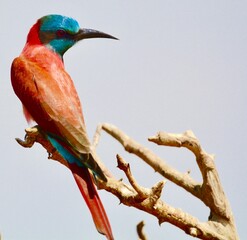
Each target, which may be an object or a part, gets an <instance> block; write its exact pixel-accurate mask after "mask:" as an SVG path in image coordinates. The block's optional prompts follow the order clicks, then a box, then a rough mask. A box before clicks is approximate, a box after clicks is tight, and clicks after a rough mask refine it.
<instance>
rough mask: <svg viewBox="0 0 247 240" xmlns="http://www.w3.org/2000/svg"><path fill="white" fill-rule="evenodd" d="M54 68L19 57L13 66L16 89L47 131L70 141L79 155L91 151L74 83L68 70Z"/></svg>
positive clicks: (13, 81) (25, 104) (37, 120)
mask: <svg viewBox="0 0 247 240" xmlns="http://www.w3.org/2000/svg"><path fill="white" fill-rule="evenodd" d="M51 68H52V67H51ZM53 68H54V69H52V72H48V71H44V68H41V67H40V66H39V65H38V64H36V63H34V62H31V61H28V60H27V59H25V58H23V57H19V58H16V59H15V60H14V61H13V63H12V68H11V79H12V85H13V88H14V91H15V93H16V94H17V96H18V97H19V98H20V100H21V101H22V103H23V105H24V106H25V108H26V110H27V111H28V113H29V114H30V115H31V116H32V118H33V119H34V120H35V121H36V122H37V124H38V125H39V126H41V128H42V129H43V130H44V131H46V132H48V133H51V134H53V135H54V136H55V137H57V138H58V139H60V140H61V141H65V142H66V143H68V144H69V146H71V148H72V149H70V150H72V151H73V152H75V153H76V154H88V153H90V141H89V139H88V136H87V133H86V129H85V124H84V119H83V115H82V109H81V104H80V101H79V98H78V95H77V92H76V90H75V87H74V84H73V82H72V80H71V78H70V76H69V75H68V74H67V73H66V72H65V71H64V69H59V68H58V67H56V65H54V66H53Z"/></svg>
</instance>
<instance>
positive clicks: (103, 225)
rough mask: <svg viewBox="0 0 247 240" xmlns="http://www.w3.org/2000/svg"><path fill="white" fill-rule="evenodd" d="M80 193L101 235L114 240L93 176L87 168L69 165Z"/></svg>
mask: <svg viewBox="0 0 247 240" xmlns="http://www.w3.org/2000/svg"><path fill="white" fill-rule="evenodd" d="M69 167H70V170H71V171H72V173H73V176H74V178H75V181H76V183H77V185H78V187H79V189H80V192H81V194H82V196H83V198H84V200H85V202H86V204H87V206H88V208H89V210H90V212H91V215H92V218H93V221H94V224H95V226H96V228H97V230H98V232H99V233H101V234H104V235H106V237H107V239H108V240H114V238H113V234H112V230H111V226H110V222H109V220H108V217H107V215H106V212H105V209H104V206H103V204H102V202H101V200H100V198H99V195H98V193H97V190H96V188H95V185H94V183H93V181H92V178H91V174H90V172H89V170H88V169H87V168H84V167H79V166H78V165H76V164H69Z"/></svg>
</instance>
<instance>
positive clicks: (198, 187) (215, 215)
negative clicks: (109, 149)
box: [17, 124, 239, 240]
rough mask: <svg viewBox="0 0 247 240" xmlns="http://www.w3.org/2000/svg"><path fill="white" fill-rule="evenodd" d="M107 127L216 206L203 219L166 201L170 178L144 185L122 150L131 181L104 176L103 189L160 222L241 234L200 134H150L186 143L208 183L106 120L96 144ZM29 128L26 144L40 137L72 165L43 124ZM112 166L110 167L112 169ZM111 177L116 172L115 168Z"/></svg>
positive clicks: (223, 235) (217, 235) (208, 233)
mask: <svg viewBox="0 0 247 240" xmlns="http://www.w3.org/2000/svg"><path fill="white" fill-rule="evenodd" d="M101 130H104V131H105V132H107V133H108V134H110V135H111V136H112V137H114V138H115V139H116V140H117V141H119V142H120V143H121V144H122V146H123V147H124V149H125V150H126V151H128V152H130V153H132V154H135V155H136V156H138V157H140V158H141V159H142V160H144V161H145V162H146V163H147V164H148V165H150V166H151V167H152V168H153V169H154V170H155V171H157V172H159V173H160V174H161V175H162V176H164V177H165V178H167V179H169V180H170V181H172V182H174V183H175V184H177V185H178V186H180V187H182V188H184V189H185V190H187V191H188V192H190V193H191V194H193V195H194V196H196V197H197V198H198V199H200V200H201V201H202V202H204V203H205V204H206V205H207V206H208V207H209V208H210V210H211V212H210V216H209V219H208V221H205V222H200V221H199V220H198V219H197V218H196V217H194V216H191V215H190V214H188V213H185V212H183V211H182V210H181V209H177V208H174V207H172V206H170V205H168V204H166V203H165V202H164V201H162V199H161V193H162V190H163V187H164V184H165V180H162V181H160V182H158V183H157V184H155V185H154V186H153V187H152V188H151V189H148V188H144V187H142V186H140V185H139V184H138V183H137V181H136V180H135V178H134V176H133V175H132V173H131V170H130V165H129V164H128V163H126V162H125V161H124V159H123V158H122V157H120V156H119V155H117V160H118V167H119V168H120V169H121V170H122V171H123V172H124V173H125V175H126V177H127V179H128V181H129V183H130V185H128V184H125V183H124V182H123V181H119V180H116V179H114V178H113V177H109V178H108V181H107V182H103V181H100V180H99V181H98V182H97V186H98V188H99V189H105V190H106V191H108V192H111V193H112V194H114V195H115V196H117V197H118V198H119V200H120V202H121V203H123V204H125V205H126V206H132V207H135V208H137V209H140V210H142V211H145V212H147V213H149V214H152V215H154V216H155V217H157V219H158V221H159V223H160V224H161V223H163V222H169V223H171V224H173V225H175V226H177V227H179V228H180V229H182V230H183V231H184V232H186V233H187V234H189V235H191V236H194V237H198V238H201V239H216V240H237V239H239V238H238V234H237V231H236V227H235V223H234V219H233V215H232V211H231V208H230V204H229V202H228V200H227V198H226V196H225V194H224V191H223V188H222V185H221V183H220V180H219V176H218V173H217V170H216V167H215V163H214V158H213V156H212V155H210V154H207V153H206V152H205V151H204V150H203V149H202V148H201V146H200V144H199V141H198V139H197V138H196V137H195V135H194V134H193V133H192V132H191V131H187V132H185V133H183V134H170V133H164V132H160V133H158V134H157V135H156V136H154V137H150V138H149V141H152V142H154V143H156V144H159V145H164V146H173V147H184V148H187V149H188V150H189V151H192V152H193V153H194V155H195V157H196V162H197V164H198V167H199V169H200V171H201V174H202V178H203V183H202V184H200V183H197V182H196V181H195V180H193V179H192V178H191V177H190V176H189V175H188V174H183V173H180V172H178V171H177V170H175V169H173V168H172V167H170V166H169V165H167V164H166V163H165V161H164V160H162V159H161V158H159V157H158V156H157V155H155V154H154V153H153V152H152V151H150V150H149V149H147V148H145V147H143V146H142V145H140V144H139V143H137V142H136V141H134V140H133V139H131V138H130V137H129V136H127V135H126V134H125V133H123V132H122V131H121V130H119V129H118V128H116V127H115V126H113V125H110V124H101V125H99V126H98V128H97V131H96V134H95V137H94V143H93V147H94V148H96V146H97V144H98V143H99V139H100V133H101ZM26 132H27V134H26V136H25V140H24V141H22V140H17V141H18V143H20V144H21V145H22V146H23V147H31V146H32V145H33V143H34V142H38V143H40V144H42V146H43V147H45V148H46V149H47V151H48V153H49V158H50V159H54V160H57V161H59V162H61V163H62V164H64V165H65V166H66V161H65V160H64V159H63V158H62V157H61V156H60V155H59V153H57V152H56V151H55V150H54V148H53V147H52V146H51V144H50V143H49V142H48V141H47V140H46V138H45V136H44V134H43V133H42V131H41V130H40V129H39V128H37V127H36V128H34V129H27V130H26ZM95 154H96V153H95ZM106 171H108V170H107V169H106ZM108 176H111V174H110V173H109V174H108ZM141 239H145V238H141Z"/></svg>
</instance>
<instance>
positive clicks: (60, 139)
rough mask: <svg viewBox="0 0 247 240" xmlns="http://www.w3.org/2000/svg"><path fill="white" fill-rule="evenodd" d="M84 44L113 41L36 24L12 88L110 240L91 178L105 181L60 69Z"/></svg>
mask: <svg viewBox="0 0 247 240" xmlns="http://www.w3.org/2000/svg"><path fill="white" fill-rule="evenodd" d="M86 38H111V39H117V38H115V37H113V36H111V35H109V34H106V33H103V32H99V31H96V30H92V29H84V28H82V29H80V27H79V24H78V22H77V21H76V20H74V19H72V18H69V17H66V16H61V15H47V16H44V17H42V18H40V19H39V20H38V21H37V22H36V23H35V24H34V25H33V26H32V28H31V29H30V31H29V34H28V36H27V41H26V44H25V47H24V49H23V51H22V53H21V55H20V56H19V57H17V58H15V59H14V61H13V63H12V66H11V82H12V86H13V89H14V91H15V93H16V95H17V96H18V98H19V99H20V100H21V102H22V104H23V110H24V115H25V117H26V119H27V121H28V122H30V121H31V120H34V121H35V122H36V123H37V124H38V125H39V127H40V128H41V129H42V131H43V132H44V133H45V134H46V137H47V139H48V140H49V141H50V143H51V144H52V145H53V147H54V148H55V149H56V150H57V151H58V152H59V153H60V155H61V156H62V157H63V158H64V159H65V160H66V162H67V166H68V167H69V168H70V170H71V171H72V174H73V176H74V178H75V180H76V183H77V185H78V187H79V189H80V191H81V193H82V195H83V197H84V199H85V201H86V204H87V206H88V207H89V210H90V212H91V214H92V218H93V220H94V223H95V226H96V228H97V230H98V231H99V232H100V233H102V234H104V235H106V237H107V239H109V240H113V235H112V231H111V226H110V223H109V220H108V217H107V215H106V213H105V210H104V207H103V205H102V203H101V200H100V198H99V196H98V194H97V190H96V188H95V185H94V183H93V180H92V174H91V173H93V175H94V176H96V178H99V179H101V180H103V181H107V178H106V176H105V174H104V172H103V171H102V170H101V168H100V167H99V165H98V164H97V162H96V161H95V160H94V157H93V152H92V149H91V146H90V141H89V139H88V136H87V132H86V127H85V123H84V118H83V114H82V107H81V103H80V100H79V97H78V95H77V92H76V89H75V87H74V83H73V81H72V79H71V77H70V76H69V74H68V73H67V72H66V71H65V69H64V63H63V55H64V53H65V52H66V51H67V50H68V49H69V48H70V47H72V46H73V45H74V44H75V43H77V42H78V41H80V40H82V39H86Z"/></svg>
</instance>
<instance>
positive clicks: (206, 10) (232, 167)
mask: <svg viewBox="0 0 247 240" xmlns="http://www.w3.org/2000/svg"><path fill="white" fill-rule="evenodd" d="M246 11H247V2H246V1H241V0H239V1H228V0H224V1H223V0H218V1H213V0H208V1H192V0H191V1H182V0H181V1H176V0H170V1H166V0H162V1H145V0H144V1H143V0H142V1H140V0H136V1H129V0H125V1H119V0H115V1H112V0H109V1H99V0H94V1H82V0H81V1H79V0H74V1H67V3H65V1H64V2H63V3H62V2H59V3H58V1H48V0H43V1H35V0H32V1H31V0H22V1H11V0H10V1H2V2H1V3H0V20H1V39H0V41H1V44H0V46H1V53H2V54H1V56H2V60H1V65H0V72H1V78H0V79H1V80H0V81H1V88H0V99H1V100H0V108H1V114H2V115H1V116H2V118H1V119H2V120H1V130H0V132H1V134H0V143H1V144H0V146H1V153H2V158H1V165H0V166H1V167H0V199H1V201H0V233H1V234H2V235H3V238H4V240H17V239H18V240H22V239H23V240H24V239H25V240H33V239H35V240H43V239H59V240H65V239H66V240H67V239H73V240H79V239H80V240H81V239H90V240H91V239H102V240H103V239H105V238H104V236H101V235H99V234H98V233H97V231H96V229H95V227H94V225H93V222H92V220H91V216H90V214H89V212H88V210H87V208H86V206H85V203H84V200H83V199H82V197H81V195H80V192H79V190H78V188H77V186H76V184H75V182H74V179H73V177H72V175H71V173H70V172H69V171H68V170H67V169H66V168H65V167H63V166H62V165H60V164H58V163H57V162H54V161H49V160H47V153H46V151H45V150H44V149H43V148H42V147H40V146H39V145H35V146H34V147H33V148H32V149H24V148H21V147H20V146H19V145H18V144H17V143H16V142H15V140H14V138H15V137H21V138H23V137H24V129H25V128H26V127H27V126H28V125H27V123H26V121H25V119H24V117H23V114H22V109H21V104H20V102H19V100H18V99H17V97H16V96H15V94H14V92H13V90H12V87H11V84H10V76H9V71H10V66H11V62H12V60H13V58H15V57H16V56H18V55H19V54H20V52H21V50H22V48H23V46H24V44H25V41H26V35H27V33H28V31H29V28H30V27H31V26H32V25H33V24H34V23H35V22H36V19H38V18H40V17H42V16H43V15H47V14H50V13H57V14H62V15H67V16H70V17H73V18H75V19H76V20H77V21H78V22H79V24H80V25H81V27H88V28H94V29H97V30H101V31H104V32H107V33H109V34H112V35H114V36H115V37H118V38H119V39H120V41H111V40H106V39H95V40H85V41H82V42H81V43H79V44H78V45H76V46H75V47H73V48H72V49H70V50H69V51H68V52H67V53H66V54H65V56H64V59H65V66H66V69H67V71H68V72H69V73H70V75H71V76H72V78H73V79H74V81H75V85H76V87H77V90H78V94H79V96H80V98H81V101H82V104H83V108H84V116H85V120H86V124H87V129H88V133H89V135H90V137H92V136H93V133H94V130H95V128H96V126H97V124H98V123H100V122H108V123H112V124H115V125H116V126H118V127H119V128H121V129H122V130H124V131H125V132H126V133H127V134H128V135H130V136H131V137H133V138H134V139H136V140H137V141H139V142H140V143H141V144H143V145H145V146H147V147H150V148H151V149H152V150H153V151H155V152H156V153H157V154H159V156H160V157H162V158H164V159H165V160H166V162H167V163H169V164H170V165H171V166H174V167H175V168H177V169H178V170H180V171H181V172H186V171H187V170H189V169H190V170H191V176H192V177H195V178H196V179H197V180H200V174H199V171H198V168H197V166H196V164H195V159H194V158H193V156H192V154H191V153H189V152H187V151H186V150H182V149H175V148H165V147H158V146H154V145H153V144H151V143H149V142H148V141H147V138H148V137H149V136H152V135H154V134H155V133H156V132H158V131H161V130H162V131H167V132H174V133H181V132H184V131H186V130H188V129H191V130H193V132H194V133H195V135H196V136H197V137H198V138H199V140H200V141H201V144H202V146H203V148H204V149H205V150H206V151H207V152H208V153H213V154H215V156H216V165H217V167H218V171H219V174H220V178H221V181H222V184H223V187H224V190H225V193H226V194H227V196H228V198H229V201H230V204H231V207H232V209H233V213H234V216H235V220H236V224H237V228H238V232H239V235H240V238H241V239H244V238H246V236H247V233H246V230H245V228H246V226H245V225H246V224H245V223H246V215H247V210H246V197H247V188H246V182H247V174H246V169H247V159H246V154H245V150H244V149H245V147H246V146H245V144H246V136H245V135H246V132H247V108H246V106H245V102H246V100H247V95H246V91H247V83H246V78H247V68H246V62H247V47H246V45H247V29H246V22H247V14H246ZM116 153H120V154H122V155H123V156H124V157H125V159H126V160H127V161H129V163H130V164H131V167H132V172H133V174H134V176H135V177H136V178H137V180H138V181H139V183H140V184H141V185H143V186H144V187H152V185H153V184H154V183H156V182H157V181H159V180H161V179H162V177H161V176H159V175H158V174H157V173H154V171H153V170H152V169H150V168H149V167H148V166H146V165H145V163H144V162H143V161H142V160H140V159H138V158H135V157H133V156H131V155H129V154H127V153H124V151H123V150H122V147H121V146H120V145H119V144H118V143H116V142H115V141H114V140H113V139H111V138H110V137H109V136H107V135H106V134H104V135H103V136H102V139H101V143H100V146H99V148H98V154H99V155H100V157H101V159H102V161H104V163H105V165H106V166H107V167H108V168H109V169H110V170H111V171H112V172H113V173H114V174H115V175H116V176H117V177H118V178H121V177H123V176H124V175H123V173H122V172H120V171H119V170H118V169H117V168H116V160H115V155H116ZM99 193H100V196H101V198H102V201H103V203H104V205H105V208H106V211H107V213H108V216H109V219H110V221H111V225H112V228H113V232H114V235H115V239H116V240H130V239H137V235H136V230H135V227H136V224H137V223H138V222H139V221H141V220H144V221H145V223H146V226H145V232H146V234H147V235H148V237H149V239H156V240H161V239H162V240H163V239H192V238H191V237H189V236H188V235H186V234H185V233H184V232H183V231H181V230H180V229H177V228H175V227H173V226H171V225H170V224H168V223H163V224H162V225H161V226H159V225H158V221H157V219H155V218H154V217H153V216H150V215H148V214H146V213H144V212H141V211H139V210H136V209H134V208H129V207H126V206H123V205H119V201H118V199H117V198H116V197H114V196H112V195H111V194H109V193H107V192H104V191H100V192H99ZM163 200H164V201H166V202H167V203H169V204H171V205H172V206H175V207H178V208H181V209H184V210H185V211H186V212H188V213H190V214H193V215H194V216H196V217H198V218H199V219H200V220H202V221H206V220H207V217H208V214H209V211H208V209H207V208H206V207H205V206H204V205H203V204H201V202H199V200H197V199H194V198H193V197H192V196H191V195H189V194H187V193H186V192H185V191H184V190H181V189H179V188H178V187H177V186H174V184H172V183H170V182H168V183H167V185H166V187H165V189H164V192H163Z"/></svg>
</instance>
